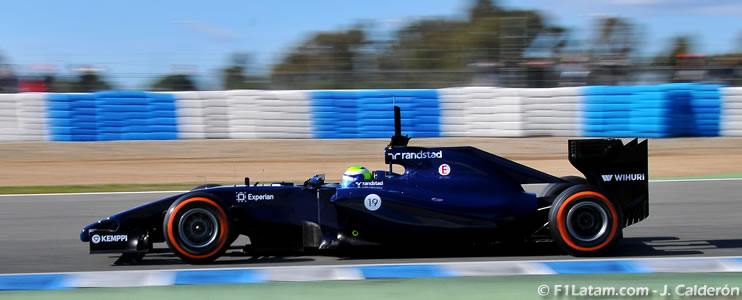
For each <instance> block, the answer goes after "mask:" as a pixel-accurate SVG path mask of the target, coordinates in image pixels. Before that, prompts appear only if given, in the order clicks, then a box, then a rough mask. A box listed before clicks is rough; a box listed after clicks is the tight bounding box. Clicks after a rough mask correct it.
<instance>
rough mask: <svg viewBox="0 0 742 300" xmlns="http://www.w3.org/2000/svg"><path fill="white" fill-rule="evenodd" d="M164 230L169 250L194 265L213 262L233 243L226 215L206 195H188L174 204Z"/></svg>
mask: <svg viewBox="0 0 742 300" xmlns="http://www.w3.org/2000/svg"><path fill="white" fill-rule="evenodd" d="M162 228H163V233H164V235H165V241H166V242H167V245H168V246H169V247H170V249H172V250H173V252H174V253H175V255H177V256H178V257H180V258H181V259H183V260H184V261H186V262H188V263H192V264H203V263H209V262H212V261H214V260H215V259H217V258H219V257H220V256H222V254H224V252H225V251H227V248H228V247H229V244H231V242H232V239H231V237H232V234H231V224H230V217H229V215H228V214H227V211H226V210H225V209H224V208H223V206H222V205H221V203H220V202H219V201H217V200H216V199H215V198H214V197H212V196H211V195H209V194H206V193H193V194H188V195H185V196H183V197H180V198H179V199H178V200H176V201H175V202H173V204H172V205H170V208H168V210H167V213H166V214H165V219H164V220H163V225H162Z"/></svg>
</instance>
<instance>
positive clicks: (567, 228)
mask: <svg viewBox="0 0 742 300" xmlns="http://www.w3.org/2000/svg"><path fill="white" fill-rule="evenodd" d="M622 228H623V217H622V214H621V207H620V206H619V205H617V204H616V202H615V201H613V200H611V199H609V198H608V197H606V196H605V194H603V193H602V192H601V191H600V190H599V189H598V188H596V187H595V186H591V185H587V184H580V185H576V186H573V187H570V188H568V189H566V190H564V191H563V192H562V193H561V194H559V196H557V197H556V199H555V200H554V203H553V204H552V206H551V209H550V210H549V229H550V230H551V236H552V238H553V239H554V241H556V242H557V244H559V246H560V247H561V248H562V249H563V250H564V251H566V252H567V253H569V254H571V255H574V256H596V255H600V254H602V253H604V252H605V251H606V250H607V249H609V248H610V246H611V245H613V243H615V242H616V240H617V239H618V238H619V236H621V234H622Z"/></svg>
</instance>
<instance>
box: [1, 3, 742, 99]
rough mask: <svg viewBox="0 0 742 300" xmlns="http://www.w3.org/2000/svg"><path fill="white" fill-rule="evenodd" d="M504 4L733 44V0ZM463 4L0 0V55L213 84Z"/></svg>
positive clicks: (715, 45)
mask: <svg viewBox="0 0 742 300" xmlns="http://www.w3.org/2000/svg"><path fill="white" fill-rule="evenodd" d="M494 2H495V3H497V4H498V5H501V6H505V7H507V8H519V9H538V10H540V11H542V13H544V14H545V15H546V16H547V18H548V20H549V21H550V22H552V23H554V24H558V25H562V26H566V27H568V28H570V29H572V30H573V32H574V36H576V37H578V38H588V37H590V33H591V32H590V30H589V28H590V26H591V25H592V24H593V23H594V22H595V20H596V19H597V18H598V17H599V16H606V15H607V16H620V17H628V18H631V19H632V20H634V21H635V22H636V23H638V25H639V28H640V31H641V36H642V39H641V41H642V44H641V45H640V46H639V48H640V49H641V54H643V55H654V54H657V53H658V52H659V51H662V50H663V49H666V48H667V47H668V44H669V39H670V38H671V37H673V36H675V35H678V34H688V35H690V36H692V37H693V39H694V41H695V42H696V43H695V45H696V46H697V50H698V52H701V53H706V54H718V53H725V52H730V51H734V50H736V49H740V48H742V21H740V20H742V18H741V17H742V1H740V0H561V1H557V0H495V1H494ZM472 3H473V1H472V0H314V1H302V0H272V1H257V0H212V1H202V0H196V1H192V0H158V1H151V0H127V1H123V0H121V1H113V0H110V1H109V0H106V1H101V0H66V1H53V0H49V1H42V0H29V1H11V0H5V1H2V11H0V56H2V57H3V58H4V62H5V63H10V64H13V65H14V66H15V69H16V72H18V73H24V72H27V71H28V65H30V64H51V65H54V66H55V67H56V71H57V72H58V73H61V74H66V73H69V72H71V70H73V69H75V68H78V67H80V66H93V67H96V68H100V69H103V70H105V71H106V74H109V77H112V78H110V79H112V80H113V81H114V83H115V84H116V86H117V87H119V88H126V89H134V88H145V87H146V86H147V84H148V83H149V82H151V81H152V79H153V77H154V76H156V75H163V74H167V73H170V72H171V71H173V70H193V71H194V72H196V73H197V74H198V75H200V76H199V78H200V79H203V81H204V82H203V84H205V85H207V87H208V86H214V87H216V86H218V69H219V68H222V67H224V66H225V65H226V64H228V62H229V57H230V54H231V53H235V52H243V53H249V54H250V55H251V60H252V63H253V64H252V67H253V68H254V69H255V70H258V71H266V70H268V68H269V66H270V65H271V64H274V63H277V62H278V61H280V59H281V57H282V55H284V54H286V53H287V52H288V51H290V50H291V49H292V48H293V47H294V46H296V45H297V44H298V43H300V42H301V41H302V40H303V39H305V38H306V37H307V36H308V34H309V33H311V32H317V31H330V30H343V29H347V28H348V27H350V26H352V25H354V24H359V23H363V24H372V26H373V28H374V30H376V31H377V32H381V33H383V32H387V33H388V32H392V31H393V30H394V29H397V28H400V27H401V26H404V25H405V24H408V23H409V22H412V21H415V20H419V19H421V18H427V17H446V18H463V17H464V16H465V15H466V10H467V9H468V8H469V7H470V6H471V5H472Z"/></svg>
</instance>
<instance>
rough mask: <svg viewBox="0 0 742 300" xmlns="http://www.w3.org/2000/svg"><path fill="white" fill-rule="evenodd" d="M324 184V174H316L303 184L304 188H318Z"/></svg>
mask: <svg viewBox="0 0 742 300" xmlns="http://www.w3.org/2000/svg"><path fill="white" fill-rule="evenodd" d="M324 184H325V174H317V175H314V176H312V178H309V179H307V181H305V182H304V186H305V187H311V188H320V187H322V185H324Z"/></svg>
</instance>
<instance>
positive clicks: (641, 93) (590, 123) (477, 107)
mask: <svg viewBox="0 0 742 300" xmlns="http://www.w3.org/2000/svg"><path fill="white" fill-rule="evenodd" d="M394 104H396V105H398V106H400V107H401V108H402V125H403V127H402V130H403V134H408V135H410V136H411V137H439V136H443V137H526V136H566V137H575V136H577V137H579V136H584V137H650V138H662V137H677V136H719V135H721V136H742V88H730V87H721V86H717V85H704V84H664V85H654V86H588V87H567V88H544V89H514V88H495V87H461V88H446V89H438V90H335V91H265V90H232V91H203V92H173V93H151V92H137V91H107V92H99V93H79V94H42V93H22V94H0V141H44V140H51V141H114V140H173V139H262V138H288V139H303V138H320V139H344V138H388V137H389V136H391V135H392V134H393V133H394V126H393V109H392V107H393V105H394Z"/></svg>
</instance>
